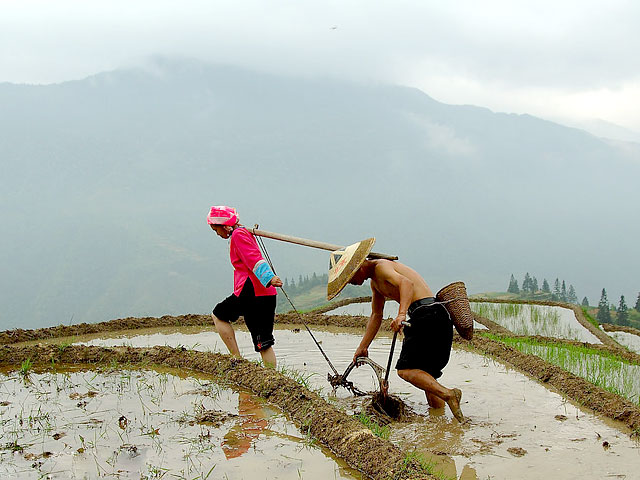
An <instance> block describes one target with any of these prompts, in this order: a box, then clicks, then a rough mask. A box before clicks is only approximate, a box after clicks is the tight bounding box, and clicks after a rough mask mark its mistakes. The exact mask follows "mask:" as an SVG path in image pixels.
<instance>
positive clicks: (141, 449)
mask: <svg viewBox="0 0 640 480" xmlns="http://www.w3.org/2000/svg"><path fill="white" fill-rule="evenodd" d="M0 437H1V438H2V441H1V442H0V477H1V478H9V477H11V478H20V479H23V478H34V479H36V478H38V479H39V478H65V479H66V478H97V477H109V478H136V479H152V478H178V479H181V478H184V479H187V478H188V479H205V478H209V479H214V478H215V479H218V478H220V479H241V478H258V477H256V472H260V477H259V478H282V479H292V480H293V479H297V480H299V479H301V478H304V479H318V480H320V479H322V480H324V479H327V478H332V479H333V478H336V479H355V478H360V474H359V473H358V472H356V471H354V470H352V469H350V468H348V467H346V466H345V464H344V462H342V460H340V459H336V458H333V457H332V456H331V453H330V452H329V451H328V450H327V449H324V448H320V447H318V446H317V445H316V444H315V443H313V442H312V441H311V440H310V439H309V438H307V437H306V436H305V435H304V434H302V433H301V432H300V431H299V430H298V429H297V428H296V427H295V426H294V425H293V424H292V423H291V422H289V421H287V419H286V418H285V417H284V416H283V415H282V414H281V413H280V412H279V411H278V410H276V409H275V408H274V407H272V406H270V405H269V404H266V403H265V402H264V401H263V400H262V399H260V398H259V397H256V396H254V395H252V394H250V393H248V392H244V391H235V390H232V389H229V388H226V387H221V386H219V385H218V384H216V383H212V382H211V380H210V379H208V378H207V377H206V376H186V375H184V374H183V373H181V372H180V371H178V370H165V371H158V370H126V369H122V368H121V367H119V366H113V369H106V370H102V371H95V370H94V371H84V370H79V369H73V370H66V371H59V372H55V371H51V372H43V373H36V372H30V373H28V375H26V376H23V375H21V374H20V373H17V372H13V373H0Z"/></svg>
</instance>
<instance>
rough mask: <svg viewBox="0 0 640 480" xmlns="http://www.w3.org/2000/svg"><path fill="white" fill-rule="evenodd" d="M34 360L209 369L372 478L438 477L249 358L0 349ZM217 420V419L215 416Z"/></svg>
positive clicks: (159, 350)
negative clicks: (271, 406) (283, 414)
mask: <svg viewBox="0 0 640 480" xmlns="http://www.w3.org/2000/svg"><path fill="white" fill-rule="evenodd" d="M26 359H30V361H31V362H33V366H34V367H47V366H51V365H52V364H55V365H60V366H63V365H96V366H97V365H109V366H112V367H113V365H118V364H120V365H126V366H127V367H132V366H135V367H138V368H146V367H152V366H153V367H157V366H163V367H169V368H181V369H189V370H191V371H198V372H203V373H206V374H210V375H213V376H215V377H216V378H219V379H220V380H221V381H223V382H224V381H226V382H230V383H232V384H234V385H236V386H240V387H242V388H246V389H249V390H251V391H252V392H253V393H255V394H256V395H258V396H260V397H262V398H264V399H266V400H267V401H269V402H271V403H273V404H275V405H277V406H278V407H280V408H281V409H282V410H283V411H284V412H286V414H287V415H288V416H289V418H290V420H292V421H293V422H294V423H295V424H296V425H297V426H298V428H300V430H301V431H302V432H303V433H307V434H309V435H311V436H312V437H313V438H315V439H316V440H317V441H319V442H320V443H322V444H323V445H325V446H327V447H328V448H329V449H330V450H331V451H332V452H334V454H336V455H338V456H339V457H341V458H342V459H344V460H345V461H346V462H347V463H348V464H349V465H350V466H351V467H353V468H355V469H357V470H359V471H360V472H362V473H364V474H365V475H366V476H367V477H369V478H372V479H394V480H402V479H419V478H425V479H426V478H435V477H432V476H430V475H429V473H428V472H427V471H426V470H425V469H424V468H423V467H422V466H421V465H420V463H419V462H418V461H417V460H412V459H408V458H407V456H406V455H405V454H404V453H403V452H402V451H401V450H400V449H399V448H398V447H396V446H394V445H393V444H392V443H391V442H389V441H387V440H383V439H382V438H379V437H376V436H375V435H373V433H372V432H371V431H370V430H369V429H368V428H365V427H364V426H363V425H362V424H361V423H360V422H359V421H358V420H357V419H355V418H354V417H353V416H350V415H347V414H345V413H343V412H341V411H340V410H338V409H337V408H335V407H334V406H332V405H330V404H328V403H327V402H326V401H325V400H324V399H323V398H321V397H320V396H318V395H317V394H316V393H313V392H311V391H309V390H308V389H306V388H305V387H303V386H302V385H300V384H298V383H297V382H295V381H294V380H292V379H290V378H287V377H286V376H284V375H283V374H281V373H279V372H277V371H274V370H269V369H264V368H262V367H260V366H259V365H256V364H254V363H252V362H249V361H247V360H244V359H237V358H233V357H231V356H229V355H225V354H220V353H208V352H198V351H195V350H186V349H184V348H179V349H178V348H171V347H153V348H133V347H114V348H105V347H88V346H66V347H65V348H60V347H59V346H55V345H31V346H8V345H4V346H1V347H0V365H1V366H13V367H16V368H17V367H19V364H20V362H22V361H24V360H26ZM211 418H212V419H213V418H216V417H215V414H212V416H211Z"/></svg>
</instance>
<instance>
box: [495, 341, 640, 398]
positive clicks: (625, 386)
mask: <svg viewBox="0 0 640 480" xmlns="http://www.w3.org/2000/svg"><path fill="white" fill-rule="evenodd" d="M487 336H488V337H490V338H493V339H495V340H499V341H501V342H503V343H506V344H507V345H510V346H512V347H514V348H516V349H518V350H520V351H521V352H523V353H526V354H530V355H536V356H538V357H540V358H542V359H543V360H545V361H546V362H549V363H552V364H554V365H557V366H558V367H560V368H562V369H564V370H566V371H568V372H571V373H573V374H574V375H577V376H579V377H582V378H584V379H585V380H587V381H589V382H591V383H593V384H594V385H597V386H599V387H601V388H603V389H605V390H607V391H609V392H612V393H615V394H616V395H620V396H622V397H625V398H627V399H629V400H631V401H632V402H634V403H638V401H639V399H640V365H636V364H632V363H629V362H627V361H625V360H623V359H622V358H620V357H618V356H616V355H614V354H611V353H609V352H605V351H600V350H596V349H594V348H589V347H586V346H583V345H565V344H560V343H553V342H540V341H537V340H534V339H530V338H513V337H499V336H496V335H490V334H488V335H487Z"/></svg>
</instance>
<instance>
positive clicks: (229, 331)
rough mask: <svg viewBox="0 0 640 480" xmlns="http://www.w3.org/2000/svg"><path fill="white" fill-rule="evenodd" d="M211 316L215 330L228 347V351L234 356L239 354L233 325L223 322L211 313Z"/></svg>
mask: <svg viewBox="0 0 640 480" xmlns="http://www.w3.org/2000/svg"><path fill="white" fill-rule="evenodd" d="M211 318H213V323H214V324H215V325H216V330H217V331H218V335H220V338H221V339H222V341H223V342H224V344H225V345H226V346H227V349H229V353H231V355H234V356H236V357H239V356H240V349H239V348H238V342H236V332H234V331H233V327H232V326H231V324H230V323H229V322H225V321H224V320H220V319H219V318H218V317H216V316H215V315H213V314H211Z"/></svg>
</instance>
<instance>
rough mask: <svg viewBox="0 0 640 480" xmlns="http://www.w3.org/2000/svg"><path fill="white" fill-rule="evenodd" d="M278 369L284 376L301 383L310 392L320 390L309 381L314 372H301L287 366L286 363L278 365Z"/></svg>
mask: <svg viewBox="0 0 640 480" xmlns="http://www.w3.org/2000/svg"><path fill="white" fill-rule="evenodd" d="M278 371H279V372H280V373H282V374H283V375H285V376H286V377H289V378H290V379H292V380H294V381H295V382H297V383H299V384H300V385H302V386H303V387H305V388H306V389H307V390H309V391H311V392H315V393H319V392H320V391H321V389H320V388H317V387H314V386H312V385H311V382H310V381H309V380H310V379H311V378H312V377H314V376H315V375H316V374H315V373H302V372H300V371H299V370H296V369H295V368H292V367H288V366H286V365H282V366H281V367H279V368H278Z"/></svg>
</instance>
